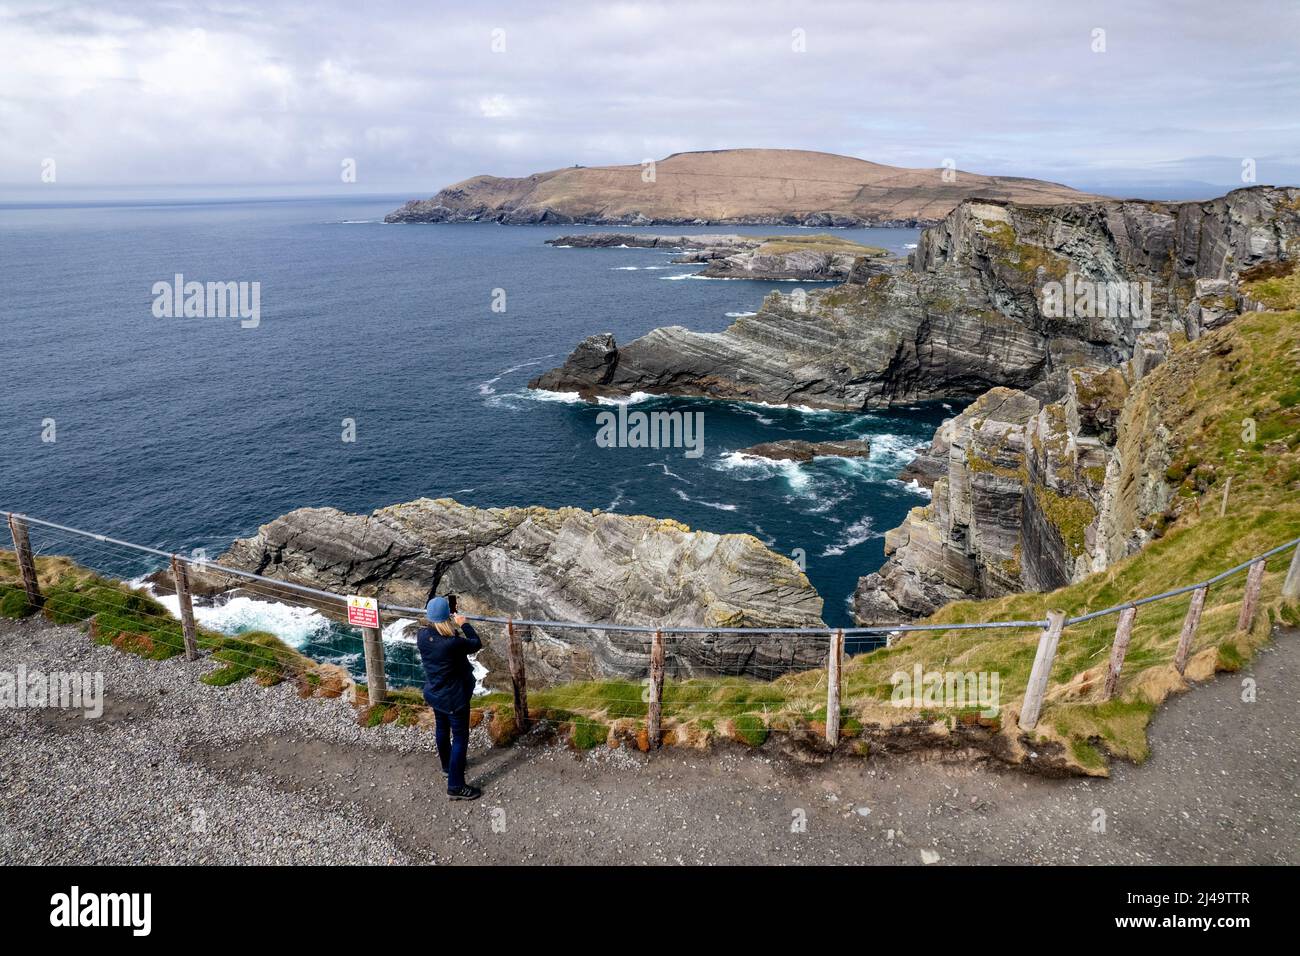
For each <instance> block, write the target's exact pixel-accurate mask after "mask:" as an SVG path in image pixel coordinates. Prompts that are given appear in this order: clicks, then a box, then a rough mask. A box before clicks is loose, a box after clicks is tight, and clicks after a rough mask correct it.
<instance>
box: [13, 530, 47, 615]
mask: <svg viewBox="0 0 1300 956" xmlns="http://www.w3.org/2000/svg"><path fill="white" fill-rule="evenodd" d="M9 535H10V537H12V538H13V539H14V555H15V556H16V557H17V558H18V570H19V572H20V573H21V574H22V576H23V590H24V591H26V592H27V603H28V605H30V606H31V607H33V608H38V607H40V606H41V605H42V604H44V603H45V598H44V597H42V596H41V588H40V585H39V584H38V583H37V581H36V559H35V558H33V557H32V542H31V539H30V538H28V537H27V522H25V521H24V520H23V519H22V518H19V517H18V516H17V515H10V516H9Z"/></svg>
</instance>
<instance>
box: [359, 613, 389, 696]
mask: <svg viewBox="0 0 1300 956" xmlns="http://www.w3.org/2000/svg"><path fill="white" fill-rule="evenodd" d="M361 642H362V645H363V646H364V647H365V651H366V700H367V701H369V702H370V703H371V704H382V703H383V702H384V700H385V698H387V697H388V682H387V680H386V679H385V678H384V638H383V634H382V633H381V632H380V630H379V628H377V627H363V628H362V629H361Z"/></svg>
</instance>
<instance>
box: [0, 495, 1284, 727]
mask: <svg viewBox="0 0 1300 956" xmlns="http://www.w3.org/2000/svg"><path fill="white" fill-rule="evenodd" d="M5 514H6V516H7V517H8V518H9V520H10V527H11V531H12V533H13V536H14V542H15V559H14V563H15V568H14V575H15V576H16V577H22V578H23V579H24V580H25V578H26V577H27V575H28V570H27V569H25V568H22V567H18V566H17V565H21V563H22V562H21V558H22V552H23V549H24V547H26V548H27V549H28V550H29V552H30V556H31V558H32V560H33V561H34V560H35V559H36V558H40V559H42V564H43V565H44V566H45V568H46V571H45V577H46V580H45V581H44V582H42V583H41V585H40V586H39V590H40V591H41V593H40V600H41V602H42V603H43V606H44V609H45V613H46V615H47V616H48V617H50V618H51V619H52V620H55V621H56V622H73V621H86V622H89V624H90V627H91V629H92V635H93V636H94V637H95V638H96V639H98V640H104V641H114V642H119V641H120V642H126V643H127V644H129V645H130V646H131V649H132V650H135V651H136V652H137V653H144V654H145V655H146V656H158V657H165V656H170V655H171V654H174V653H180V652H181V651H182V650H183V648H184V636H185V635H184V629H183V627H182V624H181V621H180V619H179V618H180V609H181V606H182V603H184V604H186V605H188V604H189V602H190V594H189V590H190V584H189V583H188V581H189V580H190V578H191V576H189V575H187V576H186V581H184V582H182V580H181V576H178V575H175V574H173V573H169V571H168V563H169V562H170V563H171V565H172V568H173V569H174V568H176V567H178V566H183V567H184V568H185V569H187V570H188V571H189V572H192V579H193V580H195V581H197V582H198V585H199V586H198V588H197V600H196V601H195V603H194V604H193V609H194V616H195V618H196V619H197V623H198V625H199V628H200V629H201V630H202V632H203V635H204V637H203V639H202V640H201V641H200V644H201V645H202V646H203V647H204V648H205V650H206V651H207V652H209V653H212V654H214V655H215V656H217V658H218V659H219V660H222V661H225V662H226V667H225V669H226V670H228V671H229V678H230V679H231V680H234V679H239V678H240V677H242V676H246V675H247V674H248V673H258V674H260V675H262V676H264V677H267V678H272V677H276V676H279V677H285V676H295V669H297V670H299V671H300V670H301V668H300V667H297V668H296V664H295V661H300V660H301V659H302V658H307V659H310V660H311V661H314V662H318V663H323V664H334V665H337V666H339V667H342V668H344V669H345V670H346V671H347V672H348V673H349V674H350V675H351V676H352V677H353V678H354V679H356V681H357V682H358V683H359V684H362V685H363V686H364V685H366V684H367V673H368V671H367V663H368V660H367V659H368V657H373V655H375V654H379V655H380V660H379V662H378V666H379V668H380V670H379V671H375V670H370V671H369V674H370V679H371V681H373V680H374V678H375V677H376V676H377V675H382V678H383V680H382V683H383V684H385V685H386V689H385V687H378V688H371V687H369V686H364V690H365V692H366V693H367V694H368V695H370V697H371V698H373V700H374V702H376V703H378V702H381V701H382V700H383V699H384V696H385V694H387V693H391V694H392V695H393V696H394V699H396V700H399V701H402V702H406V703H418V702H419V700H420V696H419V692H418V688H420V687H421V686H422V685H423V684H424V680H425V675H424V669H423V666H422V664H421V661H420V656H419V653H418V649H417V644H416V636H417V633H418V631H419V628H420V626H421V618H422V616H423V609H419V608H413V607H403V606H400V605H392V604H383V603H381V605H380V606H381V608H382V609H383V610H384V615H385V616H384V619H383V631H382V635H381V638H382V639H377V640H375V641H374V642H373V648H377V650H376V649H373V648H372V647H368V646H367V642H366V640H365V639H364V634H363V632H362V631H360V630H358V629H356V628H353V627H349V626H347V625H346V623H345V620H346V616H345V606H346V603H345V602H346V596H345V595H343V594H336V593H333V592H330V591H325V590H321V589H319V588H313V587H308V586H304V585H302V584H299V583H297V582H294V581H290V580H282V579H276V578H270V577H266V576H263V575H260V574H256V573H252V572H249V571H246V570H242V569H238V568H229V567H225V566H223V565H220V564H217V563H214V562H211V561H208V560H206V558H202V557H200V558H197V559H196V558H195V557H194V556H191V557H189V558H186V557H184V556H177V555H171V554H170V553H169V552H167V551H165V550H163V549H160V548H153V547H150V546H146V545H139V544H135V543H132V542H127V541H122V540H119V539H116V538H113V537H111V536H107V535H101V534H96V533H93V532H87V531H84V530H81V529H77V528H72V527H68V526H64V525H59V524H56V523H53V522H48V521H43V520H41V519H35V518H29V517H25V516H22V515H14V514H11V513H8V512H6V513H5ZM1297 544H1300V539H1294V540H1292V541H1289V542H1285V543H1283V544H1281V545H1279V546H1277V547H1275V548H1272V549H1270V550H1269V551H1267V552H1265V553H1263V554H1261V555H1256V556H1255V557H1253V558H1251V559H1250V560H1248V561H1245V562H1242V563H1240V564H1238V565H1236V566H1234V567H1232V568H1229V569H1227V570H1225V571H1222V572H1220V573H1218V574H1216V575H1214V576H1213V577H1211V578H1209V579H1207V580H1205V581H1201V582H1196V583H1193V584H1187V585H1182V586H1179V587H1177V588H1172V589H1170V590H1167V591H1164V592H1161V593H1159V594H1154V595H1150V596H1147V597H1143V598H1140V599H1137V600H1133V601H1127V602H1123V603H1120V604H1115V605H1112V606H1109V607H1104V608H1100V609H1098V610H1085V611H1082V612H1080V613H1078V614H1076V615H1075V616H1073V617H1067V616H1065V615H1058V614H1056V613H1055V612H1053V613H1051V614H1049V615H1048V618H1047V619H1046V620H1037V619H1028V620H1007V621H974V622H966V621H959V620H958V621H947V622H942V623H921V624H914V623H899V624H889V625H873V626H870V627H855V628H843V629H836V628H826V627H820V628H816V627H809V628H788V627H787V628H770V629H769V628H752V627H750V628H745V627H708V626H686V625H671V626H670V625H655V624H623V623H618V622H574V621H550V620H535V619H522V618H521V619H518V620H512V619H509V618H502V617H493V616H487V615H472V616H470V619H471V620H472V621H473V622H474V623H473V627H474V628H475V629H476V630H477V632H478V633H479V635H480V636H481V638H482V639H483V644H484V648H483V651H482V652H480V654H479V655H478V668H477V676H478V677H479V680H480V687H479V697H478V699H479V701H480V703H482V704H488V705H491V706H494V707H497V708H499V709H501V710H503V711H509V710H510V708H511V707H514V706H518V702H519V701H521V700H522V699H524V698H523V697H521V696H520V693H521V687H520V685H521V684H523V683H524V682H525V675H527V676H526V681H527V683H528V684H529V685H530V686H529V687H528V689H527V693H526V698H527V711H528V714H526V715H523V720H524V721H526V720H527V719H528V715H534V714H535V715H541V716H542V717H551V718H555V719H559V720H564V721H567V722H569V723H571V724H573V725H574V726H575V727H587V728H589V735H590V736H591V737H592V739H596V735H597V734H598V733H600V732H607V731H609V730H610V729H611V728H616V727H617V726H618V725H619V723H620V722H628V721H630V722H632V723H636V722H646V721H649V722H650V723H651V724H652V725H654V726H656V727H657V726H658V724H659V721H660V720H661V719H667V720H669V721H677V720H686V719H692V718H698V719H701V720H711V719H714V718H716V717H722V718H724V719H725V718H727V717H730V716H734V717H742V716H748V715H752V714H753V713H754V712H755V711H756V710H757V711H759V712H761V713H762V715H763V721H764V723H766V722H767V720H768V719H769V718H770V717H771V716H772V715H773V714H790V713H794V712H797V713H798V714H799V715H801V716H802V717H803V718H804V719H809V720H814V721H816V720H820V721H822V722H825V723H826V725H827V735H828V738H829V737H832V736H835V735H836V734H837V732H838V730H837V728H838V724H839V718H840V709H839V707H838V704H837V702H838V701H840V699H841V696H842V695H843V696H844V697H852V698H854V699H863V698H879V697H880V696H881V695H882V693H886V694H887V692H888V686H887V683H886V682H885V681H884V680H882V677H881V672H880V671H879V670H871V669H868V668H857V669H854V670H852V671H850V672H848V673H845V672H844V671H843V669H842V667H841V666H840V664H841V662H842V659H843V656H844V654H845V652H846V651H847V652H848V653H849V654H853V653H855V652H859V651H862V650H874V649H878V648H881V647H882V645H886V648H885V650H883V651H882V652H881V655H879V656H881V657H882V658H883V657H888V656H889V654H890V651H889V649H888V647H887V644H888V641H889V638H890V637H891V636H898V635H903V634H909V635H911V640H910V642H909V648H908V649H909V651H917V652H920V653H922V654H924V656H925V658H926V660H928V661H931V662H933V666H938V667H940V668H941V669H946V668H947V667H948V666H950V665H957V664H971V663H972V662H982V663H985V664H987V663H988V661H986V660H981V659H979V658H978V655H980V654H983V653H986V652H987V649H988V645H987V632H988V631H989V630H998V631H1000V632H1003V633H1004V634H1005V639H1003V640H1001V641H999V642H997V653H998V655H999V657H1000V660H999V661H996V662H993V663H994V664H996V665H997V666H999V667H1002V668H1005V669H1006V671H1007V673H1009V674H1011V675H1013V681H1018V683H1013V688H1009V689H1014V690H1015V691H1016V692H1017V693H1019V692H1021V691H1023V693H1024V694H1025V698H1026V701H1025V707H1024V709H1023V710H1022V727H1024V726H1025V724H1024V723H1023V721H1024V719H1025V717H1024V713H1025V712H1026V711H1027V712H1030V713H1032V715H1033V716H1032V717H1030V718H1029V726H1028V727H1027V728H1026V729H1032V726H1033V723H1034V721H1036V719H1037V711H1038V708H1039V707H1040V706H1041V703H1042V696H1043V695H1044V694H1045V693H1046V690H1047V684H1048V680H1049V678H1050V675H1051V670H1052V667H1053V665H1054V664H1057V666H1060V664H1061V663H1062V662H1063V663H1064V666H1065V668H1066V670H1067V671H1068V672H1069V673H1073V674H1077V673H1080V672H1085V671H1089V670H1091V669H1093V668H1097V667H1099V666H1100V665H1102V664H1104V663H1106V661H1107V659H1108V657H1109V662H1110V671H1111V674H1110V678H1111V679H1108V681H1107V685H1106V695H1107V696H1109V695H1111V694H1113V693H1114V690H1115V687H1116V686H1118V681H1119V677H1120V671H1121V668H1122V667H1123V666H1124V664H1125V658H1126V655H1127V661H1128V665H1129V667H1130V668H1133V669H1137V670H1140V669H1141V668H1143V667H1145V666H1148V665H1150V664H1152V663H1156V662H1157V658H1158V657H1161V656H1164V657H1172V659H1173V660H1174V662H1175V663H1176V666H1177V667H1178V670H1179V673H1181V672H1182V669H1183V667H1184V666H1185V664H1186V662H1187V660H1188V658H1189V656H1191V655H1194V654H1195V653H1197V652H1198V650H1200V646H1199V644H1198V641H1197V627H1196V624H1197V621H1199V616H1200V614H1201V609H1202V606H1203V605H1204V604H1205V601H1206V594H1207V592H1208V591H1209V590H1210V589H1211V588H1214V589H1215V592H1216V594H1217V595H1218V596H1219V598H1220V600H1221V603H1227V602H1230V603H1233V604H1234V606H1236V607H1238V608H1239V615H1240V617H1241V619H1242V621H1246V619H1247V618H1248V617H1249V616H1250V615H1252V614H1253V613H1254V610H1253V609H1254V605H1255V604H1256V603H1257V602H1258V595H1259V590H1260V586H1261V582H1262V580H1263V578H1264V575H1265V571H1266V567H1267V563H1268V561H1269V560H1274V561H1275V563H1277V565H1278V566H1277V567H1275V568H1274V570H1281V566H1282V565H1284V564H1285V562H1286V560H1287V555H1286V552H1288V551H1291V556H1290V566H1289V570H1288V573H1287V575H1286V579H1285V581H1283V582H1282V583H1281V588H1280V590H1281V593H1282V594H1283V595H1288V596H1289V597H1291V598H1293V599H1294V598H1296V597H1297V596H1300V557H1297V552H1296V550H1295V549H1296V546H1297ZM64 555H69V556H72V557H74V558H75V559H76V561H77V564H76V565H74V564H73V563H72V561H70V560H68V559H67V558H64V557H62V556H64ZM78 566H79V567H81V568H85V569H90V570H88V571H86V572H83V573H80V574H78V573H73V570H74V569H75V568H77V567H78ZM100 575H104V576H103V577H101V576H100ZM110 576H112V577H117V578H122V579H124V580H127V581H128V582H129V583H130V584H131V586H132V587H133V588H135V589H136V590H134V591H124V590H123V589H122V588H121V587H119V586H118V585H117V583H116V582H115V581H114V580H112V577H110ZM212 582H217V585H216V586H212ZM33 586H36V585H35V582H33ZM205 588H206V589H207V590H206V591H205ZM181 591H184V592H185V593H184V594H182V593H180V592H181ZM8 599H9V598H8V597H7V596H6V597H5V600H8ZM1180 599H1181V600H1180ZM1149 605H1158V608H1156V609H1155V610H1154V611H1153V610H1144V611H1143V612H1142V613H1143V615H1144V620H1146V619H1151V620H1160V621H1161V622H1162V624H1163V625H1164V626H1165V627H1166V630H1167V629H1168V628H1170V627H1174V626H1175V624H1176V622H1177V621H1178V620H1179V619H1181V620H1182V634H1181V636H1180V640H1179V642H1178V646H1177V649H1176V650H1174V649H1173V648H1171V647H1169V646H1165V645H1161V646H1155V645H1153V644H1152V643H1150V642H1145V641H1138V642H1136V643H1135V644H1134V646H1133V647H1132V648H1131V649H1130V648H1129V635H1128V633H1127V630H1126V624H1125V623H1124V619H1125V618H1127V626H1131V625H1132V621H1133V617H1134V616H1135V615H1136V613H1137V609H1138V608H1147V607H1148V606H1149ZM1193 612H1194V613H1193ZM1248 612H1249V613H1248ZM1207 613H1210V614H1221V613H1222V611H1221V609H1218V608H1211V609H1210V610H1209V611H1208V612H1207ZM1117 615H1118V616H1119V619H1120V622H1121V623H1120V626H1119V628H1118V629H1116V628H1115V620H1114V618H1115V617H1116V616H1117ZM1194 618H1195V619H1194ZM1247 623H1248V622H1247ZM1239 626H1241V622H1239ZM1066 629H1068V630H1069V639H1068V640H1066V641H1064V642H1062V641H1061V633H1062V631H1065V630H1066ZM216 635H220V636H219V637H218V636H216ZM376 636H377V637H380V635H376ZM855 644H856V645H857V646H855ZM1058 645H1059V651H1058ZM299 655H301V658H300V657H299ZM369 663H370V664H371V665H372V667H373V665H374V664H375V661H374V660H373V659H372V660H370V661H369ZM1015 675H1019V676H1015ZM298 676H301V675H300V674H299V675H298ZM819 702H820V704H819Z"/></svg>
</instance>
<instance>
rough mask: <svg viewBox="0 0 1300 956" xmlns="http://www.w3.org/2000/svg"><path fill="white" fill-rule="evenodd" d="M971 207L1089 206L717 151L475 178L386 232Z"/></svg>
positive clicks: (882, 221)
mask: <svg viewBox="0 0 1300 956" xmlns="http://www.w3.org/2000/svg"><path fill="white" fill-rule="evenodd" d="M945 174H948V177H947V178H949V179H951V181H950V182H949V181H945ZM972 197H980V198H985V199H993V200H1003V201H1008V202H1017V203H1029V204H1042V205H1050V204H1055V203H1063V202H1081V201H1085V200H1088V199H1095V198H1098V197H1096V196H1093V195H1091V194H1089V193H1084V192H1079V191H1078V190H1074V189H1071V188H1069V187H1068V186H1063V185H1061V184H1059V183H1051V182H1045V181H1043V180H1037V179H1025V178H1020V177H1011V176H982V175H979V174H977V173H968V172H964V171H961V170H951V171H950V170H946V169H940V168H936V169H905V168H903V167H899V166H886V165H883V164H881V163H872V162H868V161H866V160H862V159H855V158H853V157H851V156H838V155H836V154H834V153H818V152H811V151H807V150H795V149H723V150H712V151H707V152H694V153H674V154H673V155H671V156H669V157H667V158H666V159H662V160H659V161H657V162H655V163H654V164H653V167H652V168H651V167H648V166H642V165H628V166H590V167H588V166H573V167H568V168H565V169H555V170H551V171H550V172H544V173H534V174H533V175H531V176H523V177H518V178H508V177H502V176H487V175H484V176H473V177H471V178H469V179H466V180H463V181H462V182H459V183H455V184H453V185H451V186H448V187H446V188H445V189H443V190H442V191H440V192H439V193H438V194H437V195H435V196H433V197H432V198H431V199H413V200H411V201H410V202H408V203H406V204H405V205H404V206H402V207H401V208H400V209H397V210H395V211H393V212H391V213H389V214H388V215H387V216H386V217H385V220H384V221H385V222H502V223H557V224H559V223H591V224H598V225H800V226H816V227H826V226H881V225H887V226H919V225H920V226H923V225H932V224H934V223H936V222H938V221H939V220H941V219H942V218H943V217H944V216H946V215H947V214H948V213H949V212H951V211H952V210H953V209H954V208H955V207H956V206H957V204H958V203H960V202H961V201H962V200H964V199H969V198H972Z"/></svg>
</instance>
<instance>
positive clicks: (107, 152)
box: [0, 0, 1300, 195]
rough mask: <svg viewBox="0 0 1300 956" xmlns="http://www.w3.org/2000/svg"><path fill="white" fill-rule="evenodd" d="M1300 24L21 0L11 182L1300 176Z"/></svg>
mask: <svg viewBox="0 0 1300 956" xmlns="http://www.w3.org/2000/svg"><path fill="white" fill-rule="evenodd" d="M548 6H549V7H550V9H547V7H548ZM982 7H984V8H987V12H985V11H984V10H981V8H982ZM1085 7H1087V8H1088V9H1086V10H1085V9H1084V8H1085ZM993 10H996V11H997V12H992V11H993ZM1098 29H1100V30H1103V31H1104V36H1100V35H1098V34H1096V33H1095V31H1096V30H1098ZM494 31H495V32H494ZM799 31H801V32H799ZM1102 41H1104V48H1105V49H1104V52H1094V47H1096V46H1099V45H1100V42H1102ZM494 46H495V47H496V48H497V49H496V50H494ZM801 46H802V49H800V47H801ZM501 47H504V49H501ZM1298 49H1300V3H1296V2H1295V0H1276V2H1274V0H1250V2H1248V3H1237V4H1225V3H1223V2H1222V0H1213V2H1199V0H1186V2H1177V0H1166V2H1161V3H1150V4H1145V3H1142V2H1141V0H1123V2H1115V3H1111V2H1105V3H1091V4H1084V3H1080V2H1056V0H1038V2H1024V3H1017V2H1003V3H997V4H994V3H992V2H988V3H979V2H975V0H960V2H938V3H932V2H924V0H921V2H895V3H867V2H856V3H848V2H845V3H837V2H780V0H745V2H741V3H727V2H712V3H710V2H702V0H697V2H694V3H652V2H632V3H613V2H595V3H582V2H572V3H565V4H554V5H545V4H542V3H539V2H516V3H490V2H475V3H469V2H464V3H459V4H453V3H438V2H424V3H418V4H417V3H396V2H394V3H388V2H385V0H361V2H358V0H345V2H333V0H316V2H310V3H308V2H303V3H274V2H264V3H263V2H258V3H248V4H243V3H240V2H237V0H231V2H212V3H205V2H192V0H173V2H169V3H150V2H130V3H125V2H123V3H55V2H47V3H36V2H31V3H28V2H19V3H5V2H4V0H0V184H3V185H4V187H5V191H6V193H7V194H9V195H13V194H14V193H15V192H16V191H17V192H22V191H24V190H27V189H35V190H37V191H39V190H40V189H41V188H42V183H41V172H42V168H43V165H42V164H43V163H45V161H46V160H49V159H53V160H54V162H55V166H54V169H55V172H56V176H55V183H54V184H44V185H48V186H51V187H52V189H53V190H57V191H59V193H61V194H64V193H69V192H70V191H76V190H91V191H94V190H95V189H99V188H101V187H104V186H123V185H125V186H132V187H142V188H150V189H156V190H159V191H161V192H162V193H164V194H173V193H174V194H177V195H182V194H185V193H186V192H188V191H192V190H193V188H194V187H198V186H205V187H220V188H223V189H225V188H230V189H232V190H233V191H244V190H247V189H258V190H262V191H268V192H277V191H282V192H301V191H304V190H305V191H308V192H316V193H332V192H335V191H337V190H339V189H343V188H350V189H352V190H355V191H366V192H401V193H411V194H420V195H427V194H431V193H433V192H435V191H436V190H437V189H438V188H440V187H441V186H444V185H446V184H448V183H450V182H453V181H456V180H459V179H463V178H465V177H467V176H471V175H474V174H476V173H483V172H490V173H497V174H502V175H522V174H526V173H530V172H535V171H539V170H544V169H551V168H555V167H557V166H566V165H571V164H573V163H582V164H584V165H597V164H603V163H636V162H640V161H641V160H643V159H646V158H652V157H653V158H657V157H663V156H666V155H667V154H669V153H672V152H675V151H681V150H692V149H716V148H722V147H738V146H766V147H797V148H804V149H819V150H825V151H829V152H835V153H844V154H848V155H853V156H858V157H861V158H864V159H871V160H875V161H878V162H884V163H891V164H896V165H902V166H923V167H935V166H939V165H941V164H942V163H943V161H944V160H945V159H948V158H951V159H953V160H955V161H956V163H957V165H958V167H959V168H961V169H965V170H971V171H975V172H985V173H1001V174H1016V175H1025V176H1035V177H1041V178H1046V179H1054V180H1057V181H1062V182H1067V183H1069V184H1071V185H1075V186H1081V187H1084V188H1088V187H1098V186H1106V185H1112V186H1130V185H1135V184H1146V185H1149V186H1150V187H1151V194H1152V195H1154V194H1155V192H1156V190H1157V189H1158V188H1159V187H1162V186H1163V187H1169V186H1171V185H1172V186H1174V187H1178V184H1185V183H1190V182H1197V183H1207V184H1213V185H1214V186H1216V187H1223V188H1225V189H1226V188H1231V187H1235V186H1239V185H1241V184H1242V178H1241V176H1242V161H1243V160H1244V159H1253V160H1254V161H1255V165H1256V168H1257V175H1258V181H1259V182H1261V183H1269V182H1271V183H1285V184H1295V183H1297V182H1300V109H1298V108H1297V103H1298V102H1300V56H1297V50H1298ZM345 159H353V160H355V162H356V169H357V182H356V184H355V185H351V186H347V187H345V186H344V185H343V184H342V183H341V178H340V173H341V169H342V166H341V164H342V163H343V161H344V160H345ZM47 194H52V193H49V192H48V191H47Z"/></svg>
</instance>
